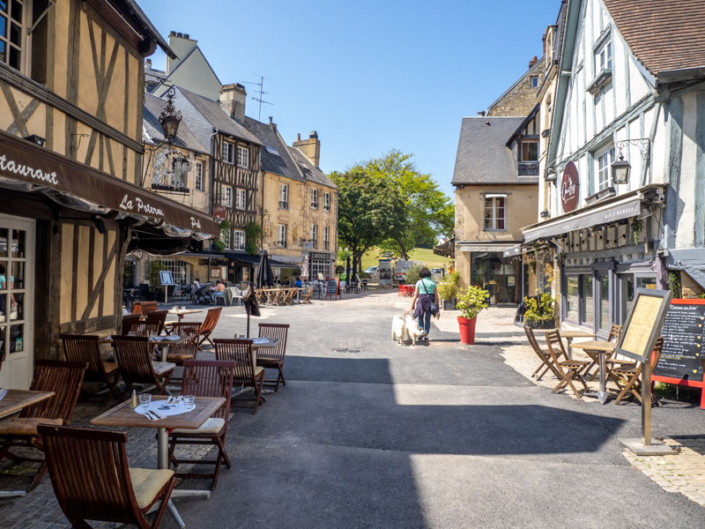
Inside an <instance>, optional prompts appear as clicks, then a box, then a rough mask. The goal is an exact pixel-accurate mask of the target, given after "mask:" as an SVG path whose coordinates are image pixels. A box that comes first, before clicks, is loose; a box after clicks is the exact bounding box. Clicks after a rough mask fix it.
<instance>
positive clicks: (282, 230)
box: [277, 224, 286, 248]
mask: <svg viewBox="0 0 705 529" xmlns="http://www.w3.org/2000/svg"><path fill="white" fill-rule="evenodd" d="M277 245H278V246H281V247H282V248H286V224H280V225H279V235H278V237H277Z"/></svg>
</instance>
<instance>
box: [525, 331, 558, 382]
mask: <svg viewBox="0 0 705 529" xmlns="http://www.w3.org/2000/svg"><path fill="white" fill-rule="evenodd" d="M524 332H525V333H526V337H527V338H528V339H529V345H531V348H532V349H533V350H534V353H536V356H538V357H539V360H541V363H540V364H539V366H538V367H537V368H536V371H534V372H533V373H532V374H531V376H532V377H536V381H537V382H538V381H539V380H541V379H542V378H543V377H544V375H545V374H546V373H548V371H551V372H552V373H553V374H554V375H555V376H556V377H557V378H559V379H561V378H563V375H562V374H561V373H560V372H559V371H558V369H557V368H556V366H555V365H554V364H553V358H552V357H551V353H549V352H548V351H545V350H543V349H541V346H540V345H539V343H538V341H537V340H536V336H535V335H534V330H533V329H532V328H531V327H526V326H525V327H524ZM561 354H562V353H561ZM542 369H543V371H542V372H540V371H541V370H542Z"/></svg>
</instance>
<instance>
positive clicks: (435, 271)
mask: <svg viewBox="0 0 705 529" xmlns="http://www.w3.org/2000/svg"><path fill="white" fill-rule="evenodd" d="M445 272H446V271H445V270H444V269H443V268H432V269H431V275H432V276H433V278H434V279H435V280H436V281H438V280H441V279H443V277H444V276H445Z"/></svg>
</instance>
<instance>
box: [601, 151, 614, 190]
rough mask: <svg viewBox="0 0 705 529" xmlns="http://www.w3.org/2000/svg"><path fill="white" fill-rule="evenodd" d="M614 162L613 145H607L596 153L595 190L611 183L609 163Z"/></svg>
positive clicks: (605, 187) (606, 186)
mask: <svg viewBox="0 0 705 529" xmlns="http://www.w3.org/2000/svg"><path fill="white" fill-rule="evenodd" d="M612 162H614V146H612V147H608V148H607V149H605V150H604V151H602V152H600V153H599V154H598V155H597V190H598V191H602V190H603V189H607V188H608V187H609V186H610V185H611V181H612V174H611V173H612V171H611V169H610V165H611V164H612Z"/></svg>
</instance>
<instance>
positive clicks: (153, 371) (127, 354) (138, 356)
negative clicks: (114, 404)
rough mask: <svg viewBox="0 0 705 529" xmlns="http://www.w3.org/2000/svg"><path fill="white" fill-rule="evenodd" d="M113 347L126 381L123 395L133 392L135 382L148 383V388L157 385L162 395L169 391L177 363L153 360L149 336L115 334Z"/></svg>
mask: <svg viewBox="0 0 705 529" xmlns="http://www.w3.org/2000/svg"><path fill="white" fill-rule="evenodd" d="M113 347H114V348H115V356H116V357H117V361H118V365H119V366H120V373H121V374H122V379H123V380H124V381H125V391H124V392H123V394H122V396H123V397H124V396H125V395H126V394H129V393H131V392H132V390H133V384H147V385H148V388H147V389H151V387H152V386H155V387H156V389H157V391H158V392H159V394H160V395H163V394H164V393H165V392H166V393H168V391H167V387H166V386H167V384H168V383H169V380H170V379H171V375H172V374H173V373H174V368H175V367H176V364H173V363H171V362H152V358H151V356H152V355H151V347H150V345H149V338H147V337H146V336H118V335H113ZM144 391H147V390H146V389H143V390H142V391H141V392H144Z"/></svg>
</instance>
